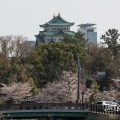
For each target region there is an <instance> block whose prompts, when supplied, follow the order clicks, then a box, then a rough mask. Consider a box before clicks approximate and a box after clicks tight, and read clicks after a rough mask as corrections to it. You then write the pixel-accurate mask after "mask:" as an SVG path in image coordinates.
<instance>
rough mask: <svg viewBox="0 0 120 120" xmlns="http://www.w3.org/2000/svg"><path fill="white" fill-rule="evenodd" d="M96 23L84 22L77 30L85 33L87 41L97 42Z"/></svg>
mask: <svg viewBox="0 0 120 120" xmlns="http://www.w3.org/2000/svg"><path fill="white" fill-rule="evenodd" d="M95 25H96V24H91V23H86V24H80V25H78V26H79V29H78V31H80V32H83V33H84V34H85V38H86V39H87V40H88V43H91V44H97V31H96V27H94V26H95Z"/></svg>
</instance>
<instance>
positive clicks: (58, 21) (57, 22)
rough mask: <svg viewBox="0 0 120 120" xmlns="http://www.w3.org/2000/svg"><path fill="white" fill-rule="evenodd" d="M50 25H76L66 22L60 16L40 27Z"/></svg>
mask: <svg viewBox="0 0 120 120" xmlns="http://www.w3.org/2000/svg"><path fill="white" fill-rule="evenodd" d="M48 25H60V26H65V25H66V26H72V25H74V23H71V22H68V21H66V20H64V19H63V18H62V17H61V16H60V15H58V16H54V17H53V19H51V20H50V21H49V22H47V23H45V24H43V25H40V26H41V27H45V26H48Z"/></svg>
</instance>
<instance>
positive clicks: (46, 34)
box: [39, 31, 75, 36]
mask: <svg viewBox="0 0 120 120" xmlns="http://www.w3.org/2000/svg"><path fill="white" fill-rule="evenodd" d="M65 34H66V35H74V34H75V32H73V31H67V32H65V31H56V32H45V31H41V32H40V33H39V35H42V36H58V35H65Z"/></svg>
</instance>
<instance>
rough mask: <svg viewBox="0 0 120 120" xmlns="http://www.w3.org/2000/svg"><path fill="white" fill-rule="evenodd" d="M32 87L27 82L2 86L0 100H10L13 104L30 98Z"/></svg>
mask: <svg viewBox="0 0 120 120" xmlns="http://www.w3.org/2000/svg"><path fill="white" fill-rule="evenodd" d="M31 91H32V86H31V84H30V83H29V82H26V83H21V82H20V83H12V84H10V85H6V84H3V87H1V88H0V93H1V96H2V99H3V100H5V101H7V100H10V99H12V100H13V101H15V102H18V101H21V100H22V99H24V98H30V97H31V96H32V92H31Z"/></svg>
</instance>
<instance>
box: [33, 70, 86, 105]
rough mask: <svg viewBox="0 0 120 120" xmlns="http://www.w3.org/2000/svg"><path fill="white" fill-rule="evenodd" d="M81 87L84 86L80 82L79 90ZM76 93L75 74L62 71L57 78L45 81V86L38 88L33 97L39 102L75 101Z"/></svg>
mask: <svg viewBox="0 0 120 120" xmlns="http://www.w3.org/2000/svg"><path fill="white" fill-rule="evenodd" d="M82 88H84V86H83V85H82V84H81V82H80V91H81V92H82ZM76 94H77V74H75V73H73V72H70V71H69V72H67V71H63V73H62V75H61V76H60V78H59V80H56V81H53V82H49V83H47V84H46V86H45V87H44V88H42V89H41V90H40V92H39V94H38V95H37V96H36V98H35V99H36V100H37V101H40V102H57V103H58V102H62V103H63V102H69V101H71V102H76V99H77V95H76ZM80 95H81V93H80ZM87 97H88V96H87ZM80 98H81V97H80Z"/></svg>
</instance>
